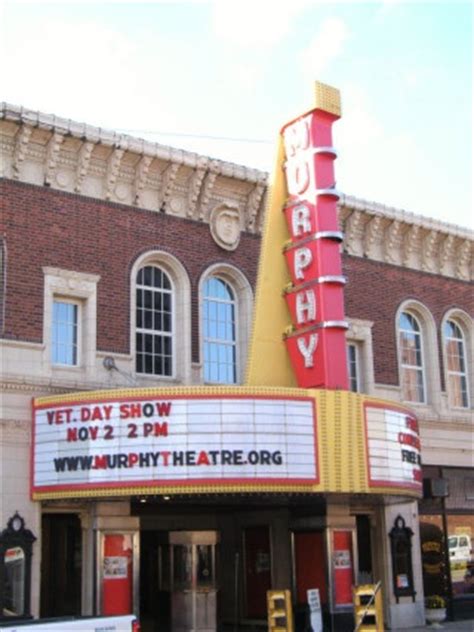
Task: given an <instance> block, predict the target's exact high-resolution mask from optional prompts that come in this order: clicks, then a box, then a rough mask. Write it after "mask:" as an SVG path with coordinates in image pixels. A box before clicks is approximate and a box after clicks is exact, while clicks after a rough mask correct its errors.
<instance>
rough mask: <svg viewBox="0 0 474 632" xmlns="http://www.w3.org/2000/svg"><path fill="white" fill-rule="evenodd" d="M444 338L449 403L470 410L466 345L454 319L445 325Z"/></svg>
mask: <svg viewBox="0 0 474 632" xmlns="http://www.w3.org/2000/svg"><path fill="white" fill-rule="evenodd" d="M443 337H444V351H445V362H446V378H447V383H446V388H447V391H448V399H449V403H450V405H451V406H454V407H455V408H469V390H468V379H467V366H466V344H465V339H464V334H463V331H462V329H461V327H460V326H459V325H458V324H457V323H456V322H455V321H454V320H453V319H449V320H447V321H446V322H445V323H444V328H443Z"/></svg>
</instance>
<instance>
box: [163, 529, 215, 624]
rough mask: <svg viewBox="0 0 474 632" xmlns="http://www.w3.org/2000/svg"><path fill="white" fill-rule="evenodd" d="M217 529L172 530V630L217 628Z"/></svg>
mask: <svg viewBox="0 0 474 632" xmlns="http://www.w3.org/2000/svg"><path fill="white" fill-rule="evenodd" d="M217 542H218V534H217V532H215V531H175V532H171V533H170V550H171V572H172V576H171V619H172V630H173V632H185V631H191V630H193V631H194V630H195V631H199V632H214V631H215V630H216V626H217V623H216V605H217V604H216V601H217V582H216V545H217Z"/></svg>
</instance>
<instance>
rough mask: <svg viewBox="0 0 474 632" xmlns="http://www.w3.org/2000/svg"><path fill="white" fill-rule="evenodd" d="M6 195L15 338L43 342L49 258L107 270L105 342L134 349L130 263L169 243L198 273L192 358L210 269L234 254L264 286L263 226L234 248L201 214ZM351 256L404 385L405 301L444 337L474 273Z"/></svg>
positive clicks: (349, 270)
mask: <svg viewBox="0 0 474 632" xmlns="http://www.w3.org/2000/svg"><path fill="white" fill-rule="evenodd" d="M1 199H2V216H3V220H2V222H3V228H2V233H3V234H4V235H5V237H6V246H7V253H8V254H7V285H6V296H7V305H6V310H5V330H4V337H5V338H10V339H19V340H24V341H31V342H42V336H43V272H42V267H43V266H52V267H58V268H64V269H67V270H76V271H79V272H87V273H92V274H98V275H100V277H101V280H100V282H99V286H98V313H97V349H98V350H101V351H107V352H119V353H129V351H130V350H129V339H130V336H129V333H130V331H129V328H130V321H129V312H130V307H129V306H130V294H129V293H130V269H131V267H132V265H133V263H134V261H135V260H136V259H137V257H138V256H139V255H141V254H142V253H145V252H148V251H152V250H164V251H166V252H168V253H170V254H172V255H174V256H175V257H176V258H177V259H178V260H180V261H181V263H182V264H183V265H184V267H185V268H186V270H187V272H188V274H189V278H190V282H191V289H192V339H193V340H192V344H193V346H192V358H193V361H194V362H198V361H199V357H198V356H199V337H198V334H199V317H198V283H199V279H200V277H201V275H202V273H203V272H204V270H205V269H206V268H208V267H209V266H210V265H212V264H214V263H220V262H226V263H229V264H231V265H234V266H235V267H237V268H238V269H240V270H241V271H242V272H243V274H244V275H245V276H246V277H247V279H248V280H249V282H250V283H251V285H252V286H254V285H255V279H256V271H257V260H258V253H259V245H260V240H259V238H258V237H257V236H256V235H252V234H249V233H243V234H242V237H241V242H240V246H239V248H237V250H235V251H234V252H226V251H223V250H222V249H221V248H219V246H218V245H217V244H216V243H215V241H214V240H213V239H212V236H211V234H210V231H209V227H208V226H207V225H206V224H203V223H198V222H196V221H193V220H186V219H182V218H174V217H172V216H170V215H165V214H160V213H156V212H153V211H147V210H143V209H139V208H133V207H130V206H125V205H120V204H116V203H110V202H104V201H97V200H93V199H91V198H87V197H83V196H79V195H73V194H69V193H61V192H57V191H51V190H49V189H46V188H43V187H37V186H34V185H29V184H25V183H17V182H13V181H3V182H2V184H1ZM343 262H344V274H345V275H346V276H347V278H348V285H347V288H346V293H345V302H346V313H347V315H348V316H349V317H351V318H358V319H364V320H369V321H373V322H374V327H373V330H372V334H373V345H374V371H375V381H376V382H377V383H380V384H390V385H396V384H398V368H397V355H396V339H395V314H396V311H397V309H398V307H399V305H400V304H401V303H402V301H404V300H407V299H414V300H417V301H419V302H421V303H423V304H424V305H425V306H426V307H427V309H428V310H429V311H430V312H431V313H432V315H433V317H434V319H435V321H436V325H437V330H438V336H439V335H440V324H441V321H442V318H443V316H444V314H445V313H446V311H447V310H449V309H451V308H454V307H456V308H459V309H462V310H464V311H466V312H468V313H471V314H472V313H473V312H474V300H473V297H472V287H471V285H470V284H469V283H467V282H463V281H460V280H455V279H452V278H447V277H442V276H438V275H434V274H429V273H424V272H420V271H417V270H409V269H406V268H401V267H397V266H393V265H389V264H386V263H383V262H378V261H373V260H370V259H367V258H362V257H354V256H350V255H347V254H345V255H344V257H343ZM381 297H383V300H381ZM439 348H440V349H441V344H439ZM440 366H441V367H442V358H441V357H440Z"/></svg>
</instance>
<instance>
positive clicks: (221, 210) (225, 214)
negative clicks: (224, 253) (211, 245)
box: [209, 204, 240, 250]
mask: <svg viewBox="0 0 474 632" xmlns="http://www.w3.org/2000/svg"><path fill="white" fill-rule="evenodd" d="M209 223H210V227H211V235H212V237H213V239H214V241H215V242H216V244H217V245H218V246H220V247H221V248H223V249H224V250H235V249H236V248H237V246H238V245H239V241H240V213H239V209H238V207H237V206H229V205H228V204H220V205H219V206H216V207H215V208H214V209H213V211H212V213H211V217H210V221H209Z"/></svg>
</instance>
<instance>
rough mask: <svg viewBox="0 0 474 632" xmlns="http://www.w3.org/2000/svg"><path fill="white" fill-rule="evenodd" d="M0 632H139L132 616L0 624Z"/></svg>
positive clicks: (137, 624)
mask: <svg viewBox="0 0 474 632" xmlns="http://www.w3.org/2000/svg"><path fill="white" fill-rule="evenodd" d="M0 630H1V631H2V632H69V631H71V632H140V625H139V623H138V621H137V619H136V617H135V616H133V615H124V616H117V617H80V618H77V619H69V618H67V617H61V618H60V619H49V620H46V619H43V620H41V619H38V620H36V621H22V622H21V623H15V624H14V625H11V624H8V623H5V622H4V621H3V622H2V623H0Z"/></svg>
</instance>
